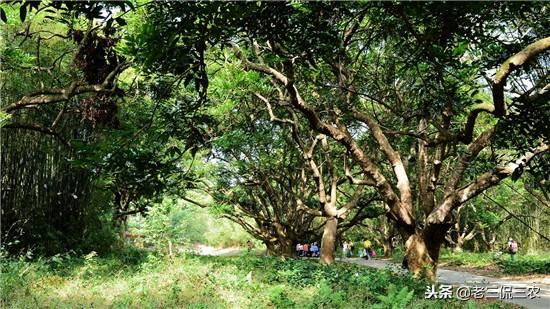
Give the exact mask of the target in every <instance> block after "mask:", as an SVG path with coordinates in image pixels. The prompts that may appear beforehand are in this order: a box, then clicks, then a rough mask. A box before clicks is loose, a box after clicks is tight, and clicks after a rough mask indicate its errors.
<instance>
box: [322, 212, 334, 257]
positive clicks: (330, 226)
mask: <svg viewBox="0 0 550 309" xmlns="http://www.w3.org/2000/svg"><path fill="white" fill-rule="evenodd" d="M337 227H338V219H337V218H335V217H330V218H327V221H326V223H325V228H324V230H323V238H322V240H321V258H320V260H321V264H325V265H330V264H332V263H333V262H334V256H335V250H336V228H337Z"/></svg>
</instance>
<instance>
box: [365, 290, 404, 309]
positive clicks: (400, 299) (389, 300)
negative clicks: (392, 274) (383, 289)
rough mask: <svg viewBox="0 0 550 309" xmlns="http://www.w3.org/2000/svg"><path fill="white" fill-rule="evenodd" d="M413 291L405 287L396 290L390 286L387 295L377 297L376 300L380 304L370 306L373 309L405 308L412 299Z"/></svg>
mask: <svg viewBox="0 0 550 309" xmlns="http://www.w3.org/2000/svg"><path fill="white" fill-rule="evenodd" d="M413 294H414V291H409V289H408V288H407V287H403V288H401V290H397V288H396V287H395V285H393V284H390V286H389V287H388V294H387V295H380V296H378V299H379V300H380V302H381V303H379V304H375V305H374V306H372V308H374V309H382V308H384V309H385V308H391V309H399V308H405V307H406V306H407V305H408V304H409V302H410V301H411V300H412V299H413Z"/></svg>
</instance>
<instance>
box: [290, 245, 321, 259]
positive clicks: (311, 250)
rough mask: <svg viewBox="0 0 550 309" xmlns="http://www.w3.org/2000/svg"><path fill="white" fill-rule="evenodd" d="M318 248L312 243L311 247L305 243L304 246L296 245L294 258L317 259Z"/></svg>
mask: <svg viewBox="0 0 550 309" xmlns="http://www.w3.org/2000/svg"><path fill="white" fill-rule="evenodd" d="M319 255H320V254H319V246H317V242H314V243H312V244H311V245H309V244H307V243H305V244H300V243H298V244H296V256H304V257H307V256H311V257H319Z"/></svg>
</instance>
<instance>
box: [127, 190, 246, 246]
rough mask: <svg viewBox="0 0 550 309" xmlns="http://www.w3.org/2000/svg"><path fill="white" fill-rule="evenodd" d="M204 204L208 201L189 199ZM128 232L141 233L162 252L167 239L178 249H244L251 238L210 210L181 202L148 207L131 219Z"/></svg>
mask: <svg viewBox="0 0 550 309" xmlns="http://www.w3.org/2000/svg"><path fill="white" fill-rule="evenodd" d="M193 199H196V200H198V201H203V202H204V203H205V204H208V199H204V198H203V199H201V198H200V197H199V196H197V197H193ZM128 225H129V231H130V232H132V233H137V234H143V235H144V236H145V238H146V239H145V240H146V242H149V243H151V244H153V245H155V246H156V247H157V249H158V250H159V251H161V252H166V248H167V243H168V240H170V241H171V242H172V243H173V245H174V246H176V247H178V248H186V249H189V248H190V247H191V245H193V244H196V243H200V244H205V245H210V246H223V247H231V246H243V247H244V246H245V245H246V242H247V240H251V239H252V237H251V236H250V235H249V234H247V233H246V232H245V231H244V230H243V229H242V228H241V227H240V226H239V225H237V224H235V223H233V222H231V221H229V220H227V219H222V218H219V217H217V215H216V214H215V213H214V214H213V213H211V211H210V208H208V209H204V208H199V207H197V206H195V205H190V204H189V203H186V202H184V201H183V200H173V199H168V198H167V199H164V200H163V201H162V202H161V203H158V204H153V205H152V206H150V208H149V210H148V212H147V215H146V216H137V217H133V218H131V219H130V220H129V222H128Z"/></svg>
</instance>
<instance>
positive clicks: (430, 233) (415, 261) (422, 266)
mask: <svg viewBox="0 0 550 309" xmlns="http://www.w3.org/2000/svg"><path fill="white" fill-rule="evenodd" d="M447 230H448V226H428V227H426V228H425V229H424V230H423V231H422V234H419V233H415V234H413V235H411V236H409V237H408V239H407V241H406V242H405V248H406V252H405V261H404V262H405V263H406V267H407V268H408V269H409V271H410V272H411V273H412V274H413V275H414V276H416V277H424V278H427V279H429V280H431V281H435V279H436V272H437V263H438V261H439V251H440V249H441V245H442V244H443V241H444V239H445V233H446V231H447Z"/></svg>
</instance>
